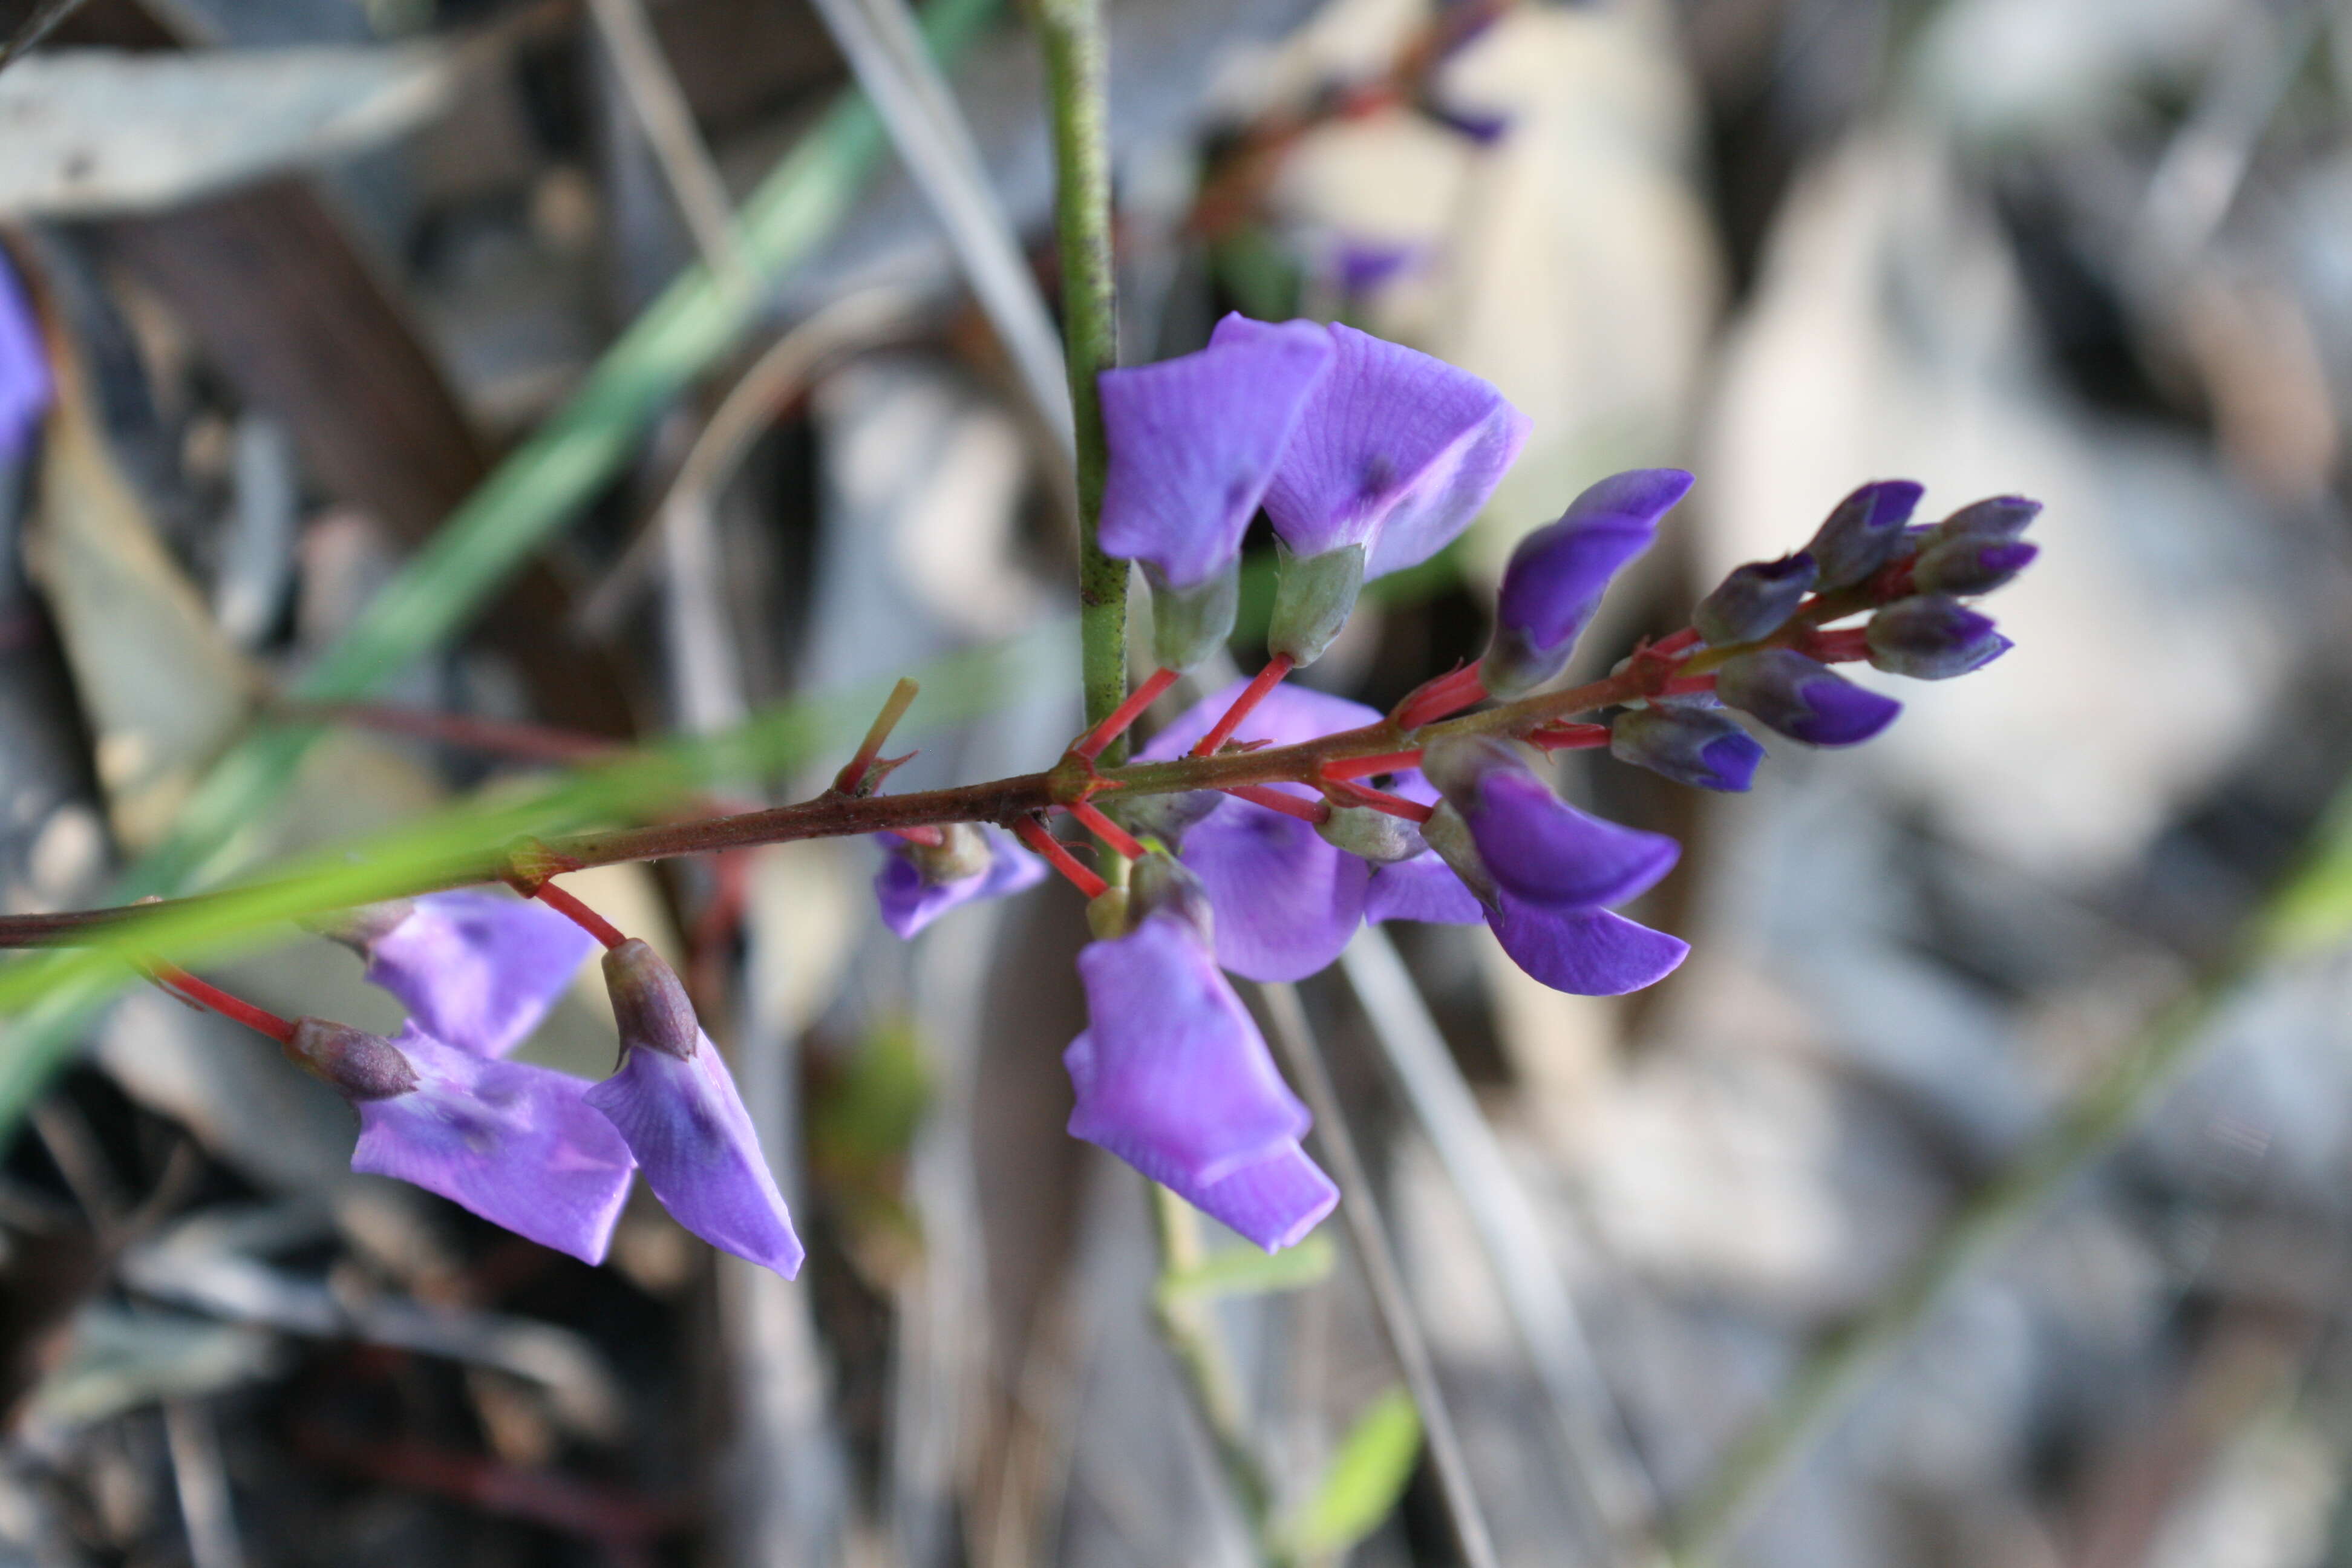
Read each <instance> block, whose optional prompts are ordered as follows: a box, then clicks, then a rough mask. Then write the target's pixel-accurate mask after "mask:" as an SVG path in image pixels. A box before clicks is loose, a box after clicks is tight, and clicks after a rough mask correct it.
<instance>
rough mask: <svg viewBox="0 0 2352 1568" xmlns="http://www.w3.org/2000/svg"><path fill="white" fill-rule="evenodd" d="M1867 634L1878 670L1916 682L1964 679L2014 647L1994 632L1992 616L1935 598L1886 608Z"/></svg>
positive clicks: (1925, 596)
mask: <svg viewBox="0 0 2352 1568" xmlns="http://www.w3.org/2000/svg"><path fill="white" fill-rule="evenodd" d="M1864 636H1865V637H1866V638H1867V640H1868V641H1869V644H1870V662H1871V664H1872V666H1873V667H1874V668H1879V669H1883V670H1885V671H1887V672H1888V673H1889V674H1892V675H1907V676H1909V677H1911V678H1912V679H1914V680H1948V679H1951V678H1952V677H1953V676H1955V675H1966V674H1967V673H1968V672H1969V671H1970V670H1972V669H1978V668H1982V667H1983V666H1985V665H1988V664H1990V663H1991V662H1992V661H1993V660H1994V659H1997V658H2000V656H2001V655H2002V654H2005V653H2007V652H2008V651H2009V650H2010V648H2011V646H2012V645H2011V642H2010V640H2009V639H2008V638H2007V637H2003V636H2001V635H2000V633H1999V632H1997V631H1995V630H1994V629H1993V624H1992V619H1991V617H1990V616H1980V615H1979V614H1977V612H1976V611H1974V610H1971V609H1969V607H1968V606H1967V605H1963V604H1960V603H1959V602H1958V600H1954V599H1947V598H1944V597H1942V596H1940V595H1934V594H1923V595H1919V596H1917V597H1916V598H1910V599H1904V600H1901V601H1899V602H1898V603H1895V604H1892V605H1887V606H1886V608H1885V609H1883V610H1881V611H1879V612H1878V614H1876V615H1874V616H1871V617H1870V628H1869V630H1868V631H1867V632H1866V633H1865V634H1864Z"/></svg>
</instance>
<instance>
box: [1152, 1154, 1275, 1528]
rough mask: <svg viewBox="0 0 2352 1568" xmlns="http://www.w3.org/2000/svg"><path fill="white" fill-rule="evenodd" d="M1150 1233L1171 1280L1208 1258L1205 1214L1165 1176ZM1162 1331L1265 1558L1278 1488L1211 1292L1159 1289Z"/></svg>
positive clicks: (1155, 1192) (1156, 1188) (1155, 1193)
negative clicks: (1259, 1446)
mask: <svg viewBox="0 0 2352 1568" xmlns="http://www.w3.org/2000/svg"><path fill="white" fill-rule="evenodd" d="M1151 1221H1152V1235H1153V1236H1154V1237H1155V1238H1156V1239H1157V1240H1158V1242H1159V1244H1160V1279H1162V1280H1163V1281H1165V1280H1168V1279H1177V1278H1180V1277H1181V1276H1183V1275H1185V1274H1186V1273H1187V1272H1189V1271H1196V1270H1198V1269H1199V1268H1201V1266H1202V1264H1203V1263H1204V1262H1206V1261H1207V1259H1208V1248H1207V1247H1206V1246H1205V1245H1204V1244H1203V1243H1202V1238H1201V1216H1200V1215H1199V1214H1197V1213H1196V1212H1194V1210H1193V1208H1192V1205H1190V1204H1188V1203H1186V1202H1185V1201H1184V1200H1183V1199H1182V1198H1180V1197H1178V1196H1177V1195H1176V1194H1174V1193H1171V1192H1170V1191H1169V1190H1168V1189H1167V1188H1166V1187H1163V1186H1161V1185H1160V1184H1159V1183H1157V1182H1154V1183H1153V1184H1151ZM1155 1295H1156V1297H1157V1305H1158V1310H1157V1311H1156V1313H1155V1314H1154V1315H1155V1316H1156V1317H1157V1319H1158V1320H1159V1324H1160V1338H1162V1339H1164V1340H1166V1341H1167V1342H1168V1348H1169V1350H1170V1351H1171V1352H1173V1353H1174V1355H1175V1357H1176V1363H1177V1365H1178V1366H1179V1367H1181V1369H1182V1370H1183V1373H1184V1385H1185V1389H1186V1392H1188V1393H1189V1394H1191V1395H1192V1408H1193V1410H1194V1411H1195V1412H1196V1413H1197V1414H1198V1415H1200V1417H1201V1424H1202V1426H1206V1427H1207V1428H1208V1429H1209V1442H1210V1444H1211V1446H1212V1447H1214V1448H1215V1449H1216V1451H1217V1462H1218V1463H1219V1464H1220V1465H1222V1466H1223V1468H1224V1472H1225V1479H1226V1481H1227V1482H1228V1484H1230V1485H1231V1486H1232V1488H1233V1492H1234V1501H1235V1502H1236V1503H1238V1504H1239V1505H1240V1507H1241V1510H1242V1517H1243V1520H1244V1522H1245V1523H1246V1524H1247V1525H1248V1526H1249V1534H1250V1543H1251V1545H1252V1547H1253V1548H1254V1549H1255V1551H1256V1552H1257V1553H1258V1556H1259V1559H1260V1561H1271V1560H1272V1557H1273V1553H1272V1552H1271V1551H1270V1549H1269V1542H1268V1531H1269V1530H1270V1529H1271V1520H1272V1515H1273V1508H1274V1489H1273V1486H1272V1484H1271V1483H1270V1482H1269V1481H1268V1480H1267V1479H1266V1474H1265V1467H1264V1466H1263V1465H1261V1464H1260V1463H1259V1462H1258V1456H1257V1451H1256V1450H1255V1448H1253V1447H1251V1446H1250V1440H1249V1413H1248V1411H1247V1410H1246V1409H1245V1408H1244V1405H1243V1403H1242V1391H1241V1383H1240V1380H1239V1379H1238V1378H1237V1377H1236V1376H1235V1375H1234V1367H1233V1363H1232V1361H1231V1360H1230V1359H1229V1358H1228V1357H1227V1356H1226V1354H1225V1346H1224V1341H1223V1337H1222V1336H1220V1335H1219V1334H1218V1332H1217V1325H1216V1321H1215V1319H1214V1317H1213V1313H1214V1312H1215V1310H1216V1303H1215V1302H1214V1300H1212V1299H1210V1298H1207V1297H1203V1296H1198V1295H1193V1294H1191V1293H1187V1292H1181V1291H1171V1290H1160V1291H1157V1292H1155Z"/></svg>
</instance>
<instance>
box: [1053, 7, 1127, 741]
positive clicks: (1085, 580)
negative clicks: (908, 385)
mask: <svg viewBox="0 0 2352 1568" xmlns="http://www.w3.org/2000/svg"><path fill="white" fill-rule="evenodd" d="M1035 11H1036V25H1037V32H1038V36H1039V37H1040V38H1041V39H1042V40H1043V43H1044V46H1045V85H1046V91H1047V94H1048V97H1049V99H1050V100H1051V111H1052V115H1053V122H1054V170H1055V192H1054V230H1055V236H1056V237H1057V238H1058V239H1059V241H1060V247H1061V260H1062V337H1063V354H1064V357H1065V358H1066V360H1067V361H1068V363H1069V369H1070V408H1071V412H1072V413H1073V414H1074V415H1075V416H1076V420H1077V479H1078V637H1079V641H1080V645H1081V650H1082V651H1081V653H1080V672H1081V678H1082V679H1083V680H1084V681H1085V685H1086V700H1087V728H1089V729H1092V728H1093V727H1094V726H1095V725H1097V724H1098V723H1100V722H1102V721H1103V720H1104V719H1105V718H1107V717H1108V716H1109V715H1110V714H1111V713H1113V712H1114V711H1116V710H1118V705H1119V704H1120V703H1121V702H1123V701H1125V700H1127V577H1128V565H1127V563H1126V562H1124V561H1114V560H1112V559H1111V558H1110V557H1109V556H1108V555H1105V554H1104V553H1103V552H1102V544H1101V542H1100V541H1099V540H1098V539H1097V529H1098V527H1099V525H1100V522H1101V520H1102V496H1103V469H1104V467H1105V464H1106V462H1107V460H1108V453H1107V448H1106V446H1105V442H1104V438H1103V423H1102V401H1101V398H1100V397H1099V396H1098V395H1097V392H1096V387H1095V377H1096V376H1097V375H1099V374H1101V373H1102V372H1104V371H1106V370H1108V369H1110V368H1111V367H1112V366H1113V365H1115V364H1117V363H1118V313H1117V309H1116V293H1115V290H1116V285H1115V283H1114V281H1113V277H1112V271H1111V230H1110V130H1109V124H1108V120H1109V114H1108V108H1107V91H1108V89H1107V84H1106V73H1105V63H1104V47H1103V28H1102V5H1101V0H1037V5H1036V8H1035ZM1126 755H1127V742H1125V741H1123V740H1122V741H1118V742H1114V743H1113V744H1112V745H1111V746H1110V748H1109V749H1108V752H1106V753H1105V756H1104V761H1105V762H1106V763H1118V762H1120V761H1122V760H1124V759H1125V757H1126Z"/></svg>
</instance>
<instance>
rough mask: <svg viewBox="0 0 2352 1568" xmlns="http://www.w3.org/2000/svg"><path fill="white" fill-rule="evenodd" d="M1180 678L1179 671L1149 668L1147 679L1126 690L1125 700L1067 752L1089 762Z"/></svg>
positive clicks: (1124, 731) (1141, 715) (1124, 732)
mask: <svg viewBox="0 0 2352 1568" xmlns="http://www.w3.org/2000/svg"><path fill="white" fill-rule="evenodd" d="M1181 679H1183V674H1182V672H1181V670H1174V669H1155V670H1153V671H1152V672H1151V679H1149V680H1146V681H1145V682H1144V683H1143V684H1142V685H1140V686H1139V687H1137V688H1136V689H1134V690H1133V691H1131V692H1129V693H1128V697H1127V700H1126V701H1124V702H1122V703H1120V704H1119V705H1118V707H1117V708H1115V709H1113V710H1111V711H1110V712H1109V713H1108V715H1107V716H1105V718H1104V719H1103V721H1102V722H1101V723H1099V724H1097V725H1096V726H1095V727H1094V728H1093V729H1091V730H1089V731H1087V732H1086V734H1085V735H1084V736H1082V737H1080V739H1079V741H1078V743H1077V744H1076V745H1075V746H1072V747H1071V748H1070V754H1071V755H1073V756H1078V757H1084V758H1086V760H1087V761H1088V762H1093V761H1094V760H1095V759H1096V758H1097V757H1099V756H1101V755H1102V754H1103V750H1104V748H1106V747H1108V745H1109V744H1110V743H1111V742H1113V741H1116V740H1118V738H1119V737H1120V736H1121V735H1124V734H1126V733H1127V731H1129V729H1130V728H1131V727H1132V726H1133V725H1134V723H1135V721H1137V720H1138V719H1140V718H1142V717H1143V710H1145V709H1147V708H1149V707H1150V706H1151V705H1152V704H1153V703H1154V702H1156V701H1158V700H1160V693H1161V692H1163V691H1165V690H1167V689H1169V688H1170V687H1171V686H1173V685H1175V684H1176V683H1177V681H1179V680H1181Z"/></svg>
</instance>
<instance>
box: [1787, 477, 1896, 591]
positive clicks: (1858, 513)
mask: <svg viewBox="0 0 2352 1568" xmlns="http://www.w3.org/2000/svg"><path fill="white" fill-rule="evenodd" d="M1921 493H1922V491H1921V487H1920V486H1918V485H1916V484H1914V483H1912V482H1911V481H1910V480H1909V479H1874V480H1872V481H1871V482H1870V483H1869V484H1866V485H1864V486H1863V487H1862V488H1861V489H1857V490H1855V491H1854V492H1853V494H1852V495H1850V496H1848V497H1846V498H1845V500H1842V501H1840V502H1838V503H1837V505H1836V506H1835V507H1833V508H1832V509H1831V511H1830V515H1829V518H1828V520H1827V521H1824V522H1823V523H1822V526H1821V528H1820V530H1819V531H1817V532H1816V533H1814V535H1813V537H1812V540H1811V542H1809V543H1808V544H1807V545H1806V546H1805V549H1804V553H1805V554H1807V555H1810V556H1811V557H1812V559H1813V563H1814V564H1815V565H1816V566H1818V567H1819V568H1820V569H1821V582H1820V586H1821V588H1822V590H1823V591H1824V592H1826V591H1828V590H1829V589H1832V588H1844V587H1849V586H1851V585H1852V584H1856V583H1859V582H1861V581H1862V580H1863V579H1864V577H1867V576H1869V575H1870V574H1872V573H1873V572H1875V571H1877V570H1878V569H1879V568H1880V567H1881V566H1884V565H1885V564H1886V563H1887V562H1889V561H1891V560H1893V559H1894V557H1895V551H1896V550H1897V549H1898V548H1899V547H1900V546H1901V544H1902V542H1903V525H1904V524H1906V523H1907V522H1909V521H1911V513H1912V510H1913V509H1914V508H1916V507H1917V506H1918V504H1919V497H1920V495H1921Z"/></svg>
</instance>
